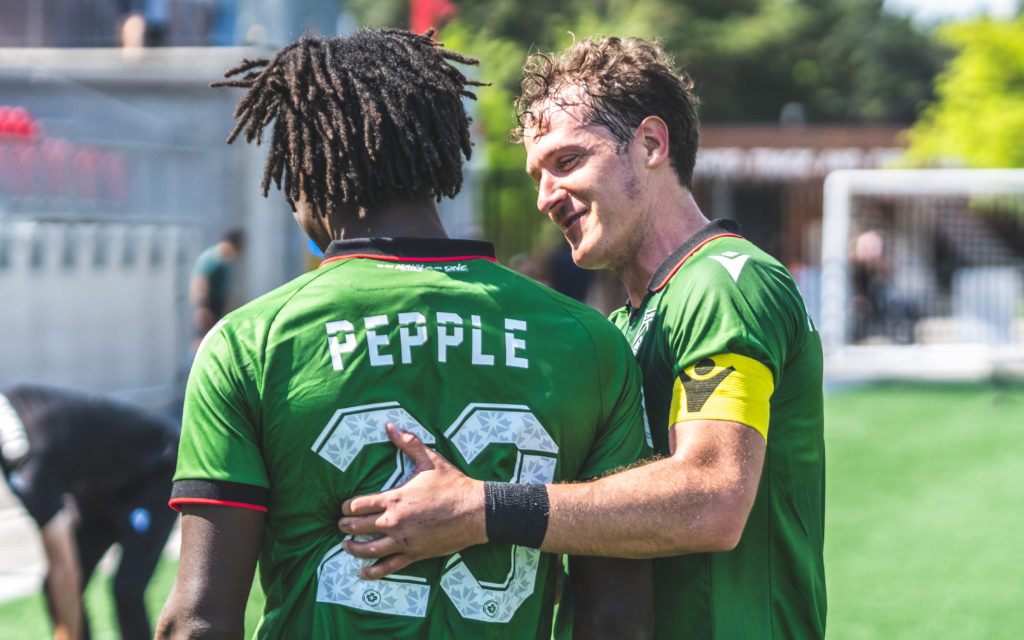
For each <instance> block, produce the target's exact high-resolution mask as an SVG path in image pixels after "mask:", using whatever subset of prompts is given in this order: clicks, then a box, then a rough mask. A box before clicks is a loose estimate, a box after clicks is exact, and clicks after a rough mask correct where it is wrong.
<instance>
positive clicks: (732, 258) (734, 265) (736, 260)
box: [711, 251, 750, 282]
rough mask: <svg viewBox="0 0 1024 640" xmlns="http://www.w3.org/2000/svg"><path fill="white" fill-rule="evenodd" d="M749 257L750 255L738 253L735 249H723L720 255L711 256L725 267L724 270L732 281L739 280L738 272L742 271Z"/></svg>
mask: <svg viewBox="0 0 1024 640" xmlns="http://www.w3.org/2000/svg"><path fill="white" fill-rule="evenodd" d="M749 258H750V256H748V255H746V254H744V255H740V254H738V253H736V252H735V251H725V252H724V253H722V255H720V256H711V259H712V260H714V261H715V262H717V263H718V264H720V265H722V266H723V267H725V270H726V271H728V272H729V275H730V276H732V281H733V282H739V280H740V272H741V271H743V265H745V264H747V260H748V259H749Z"/></svg>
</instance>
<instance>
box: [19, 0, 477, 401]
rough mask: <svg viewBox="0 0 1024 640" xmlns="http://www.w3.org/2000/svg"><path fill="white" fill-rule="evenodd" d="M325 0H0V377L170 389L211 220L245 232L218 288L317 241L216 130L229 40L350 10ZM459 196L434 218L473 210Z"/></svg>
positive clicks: (463, 217)
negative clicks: (231, 275)
mask: <svg viewBox="0 0 1024 640" xmlns="http://www.w3.org/2000/svg"><path fill="white" fill-rule="evenodd" d="M342 8H343V5H342V4H341V3H323V2H312V1H309V2H295V1H289V2H283V1H276V0H260V1H255V0H253V1H246V0H243V1H239V2H231V1H227V0H158V1H154V0H146V1H142V0H139V1H132V2H129V1H117V0H92V1H85V0H40V1H35V0H32V1H24V2H13V1H11V2H4V3H0V96H2V98H0V308H2V309H3V312H2V313H0V385H3V384H11V383H16V382H26V381H33V382H40V383H45V384H54V385H63V386H70V387H76V388H83V389H89V390H95V391H102V392H107V393H112V394H114V395H117V396H121V397H124V398H126V399H129V400H133V401H136V402H139V403H141V404H145V405H148V406H152V407H160V408H162V407H166V406H169V405H173V403H175V402H176V401H177V399H178V398H179V396H180V394H181V392H182V387H183V384H184V380H185V378H186V375H187V369H188V366H189V362H190V352H189V349H188V345H189V342H190V340H191V338H192V335H191V333H192V327H191V322H190V309H189V300H188V283H189V279H190V276H191V271H192V267H193V264H194V262H195V259H196V257H197V256H198V254H199V253H200V252H201V251H202V250H203V249H204V248H205V247H207V246H209V245H211V244H213V243H214V242H216V241H217V240H218V239H219V237H220V235H221V234H222V233H223V232H224V231H225V230H226V229H228V228H233V227H242V228H244V230H245V233H246V240H247V242H246V250H245V251H244V252H243V254H242V256H241V259H240V263H241V264H240V265H239V268H238V269H236V271H237V272H238V274H237V275H238V276H239V277H237V278H235V282H234V286H235V288H236V291H235V294H234V297H235V299H236V300H239V301H244V300H248V299H251V298H254V297H256V296H258V295H260V294H262V293H264V292H266V291H268V290H270V289H272V288H273V287H275V286H277V285H279V284H281V283H283V282H285V281H287V280H289V279H290V278H292V277H294V276H296V275H298V274H299V273H301V272H302V271H303V270H305V269H308V268H309V267H310V266H311V265H314V264H316V258H315V256H313V255H312V254H311V253H310V249H309V246H308V244H307V241H306V238H305V236H304V235H303V234H302V232H301V230H300V229H299V228H298V226H297V225H295V224H294V222H293V220H292V217H291V215H290V213H291V212H290V211H289V209H288V207H287V205H286V204H285V202H284V200H283V198H280V197H278V196H277V194H275V193H271V195H270V197H269V198H266V199H265V198H263V197H262V196H261V193H260V181H261V179H262V175H263V164H264V160H265V153H264V150H263V149H262V148H258V147H255V146H251V145H245V144H238V145H234V146H233V147H229V146H228V145H226V144H225V138H226V137H227V134H228V133H229V132H230V131H231V129H232V127H233V126H234V122H233V120H232V118H231V113H232V112H233V110H234V107H235V104H236V102H237V100H238V98H239V96H240V92H239V91H238V90H228V89H217V90H212V89H210V88H209V87H208V85H209V83H210V82H212V81H215V80H218V79H220V78H221V77H222V74H223V72H224V71H225V70H227V69H228V68H230V67H232V66H235V65H236V64H237V63H238V62H239V61H240V60H241V59H242V58H244V57H250V58H251V57H258V56H265V55H267V54H269V53H272V52H273V51H274V50H276V48H277V47H278V46H279V45H280V44H284V43H287V42H288V41H291V40H292V39H294V38H297V37H298V36H299V35H301V34H302V33H304V32H306V31H314V32H318V33H322V34H328V35H333V34H336V33H339V32H343V31H345V30H348V29H351V28H352V27H353V24H352V23H351V19H350V18H349V17H348V15H347V14H346V13H344V12H343V11H342ZM468 182H469V184H467V188H466V190H465V193H466V194H467V195H466V196H465V197H462V198H460V199H458V200H455V201H447V202H446V203H444V204H443V205H442V216H443V218H444V219H445V222H446V224H447V225H448V227H449V229H450V230H451V231H452V232H453V233H454V234H458V235H462V236H467V235H472V234H473V233H474V232H475V229H476V227H477V225H476V222H475V219H474V218H473V207H472V204H471V195H469V194H471V193H472V186H471V185H472V180H469V181H468Z"/></svg>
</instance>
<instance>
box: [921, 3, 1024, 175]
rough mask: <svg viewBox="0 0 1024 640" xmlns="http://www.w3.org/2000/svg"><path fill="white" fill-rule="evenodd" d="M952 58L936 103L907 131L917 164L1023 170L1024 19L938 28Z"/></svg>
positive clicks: (940, 81) (937, 90)
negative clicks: (952, 50) (1015, 168)
mask: <svg viewBox="0 0 1024 640" xmlns="http://www.w3.org/2000/svg"><path fill="white" fill-rule="evenodd" d="M938 35H939V37H940V38H941V39H942V40H943V41H944V42H946V43H948V44H949V45H950V46H952V47H953V48H954V49H955V50H956V52H957V53H956V55H955V57H953V59H952V60H950V62H949V64H948V65H947V66H946V68H945V69H944V70H943V71H942V72H941V73H940V74H939V76H938V78H937V79H936V85H935V93H936V96H937V98H936V101H935V102H934V103H933V104H932V105H931V106H930V107H928V108H927V109H926V110H925V111H924V114H923V115H922V117H921V119H920V120H919V121H918V122H917V123H916V124H915V125H914V127H913V128H912V129H911V131H910V150H909V152H908V154H907V159H908V160H909V161H910V162H911V163H913V164H918V165H928V164H937V163H943V164H950V163H953V164H961V165H965V166H969V167H979V168H985V167H987V168H996V167H1024V142H1022V141H1024V17H1019V18H1017V19H1015V20H1010V21H995V20H991V19H988V18H981V19H976V20H971V21H968V22H962V23H953V24H949V25H946V26H944V27H942V28H941V29H940V30H939V33H938Z"/></svg>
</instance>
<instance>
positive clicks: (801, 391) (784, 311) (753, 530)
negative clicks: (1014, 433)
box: [612, 221, 826, 640]
mask: <svg viewBox="0 0 1024 640" xmlns="http://www.w3.org/2000/svg"><path fill="white" fill-rule="evenodd" d="M612 320H613V321H614V322H615V324H616V325H617V326H618V327H619V328H620V329H621V330H622V331H623V333H624V334H625V336H626V339H627V341H628V342H629V343H630V345H631V346H632V349H633V352H634V353H635V354H636V357H637V360H638V361H639V363H640V367H641V369H642V371H643V376H644V395H645V399H646V404H647V413H648V417H649V421H650V426H651V431H652V436H653V439H654V445H655V450H656V451H657V452H658V453H661V454H668V453H669V450H668V432H669V429H670V428H671V427H672V425H674V424H675V423H677V422H682V421H690V420H701V419H712V420H729V421H735V422H740V423H743V424H745V425H748V426H749V427H751V428H753V429H756V430H757V431H758V432H759V433H760V434H761V435H762V436H763V437H764V438H765V441H766V445H767V448H766V453H765V460H764V467H763V470H762V473H761V478H760V483H759V485H758V490H757V497H756V499H755V501H754V506H753V509H752V511H751V513H750V516H749V517H748V519H747V523H746V527H745V529H744V531H743V535H742V538H741V540H740V542H739V545H738V546H737V547H736V548H735V549H734V550H732V551H729V552H724V553H698V554H691V555H685V556H678V557H673V558H662V559H656V560H655V561H654V575H655V598H656V601H655V610H656V625H655V630H656V635H657V637H659V638H673V639H679V638H715V639H723V638H729V639H732V638H735V639H737V640H741V639H742V640H747V639H750V638H821V637H823V636H824V629H825V609H826V603H825V577H824V568H823V561H822V545H823V529H824V470H825V466H824V441H823V425H824V418H823V409H822V351H821V340H820V337H819V335H818V332H817V330H816V329H815V327H814V324H813V322H812V321H811V318H810V317H809V316H808V314H807V312H806V309H805V306H804V303H803V300H802V298H801V296H800V293H799V292H798V290H797V288H796V285H795V283H794V281H793V279H792V277H791V276H790V274H789V272H788V271H787V270H786V269H785V268H784V267H783V266H782V265H781V264H780V263H779V262H778V261H776V260H775V259H774V258H772V257H770V256H769V255H767V254H766V253H764V252H763V251H761V250H760V249H758V248H757V247H756V246H754V245H753V244H752V243H750V242H749V241H747V240H746V239H744V238H742V237H741V236H740V235H739V228H738V225H736V224H735V223H733V222H732V221H716V222H712V223H711V224H709V225H708V226H707V227H705V228H704V229H703V230H702V231H700V232H699V233H697V234H696V235H695V236H694V237H693V238H691V239H690V240H689V241H687V242H686V243H685V244H684V245H683V246H681V247H680V248H679V249H677V250H676V251H675V252H674V253H673V254H672V255H671V256H670V257H669V258H668V259H667V260H665V262H664V263H663V264H662V265H661V266H660V267H659V269H658V270H657V271H656V272H655V274H654V277H653V278H652V280H651V284H650V286H649V291H648V294H647V296H646V297H645V299H644V301H643V303H642V304H641V305H640V307H639V308H636V309H632V308H629V307H628V306H627V307H626V308H623V309H620V310H618V311H616V312H615V313H613V314H612Z"/></svg>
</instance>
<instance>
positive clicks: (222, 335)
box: [170, 316, 270, 511]
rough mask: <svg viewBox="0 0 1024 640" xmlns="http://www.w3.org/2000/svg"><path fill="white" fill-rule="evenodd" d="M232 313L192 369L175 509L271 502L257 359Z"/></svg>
mask: <svg viewBox="0 0 1024 640" xmlns="http://www.w3.org/2000/svg"><path fill="white" fill-rule="evenodd" d="M228 318H229V319H228V320H226V321H224V322H222V323H221V324H219V325H217V326H216V327H215V328H214V329H213V330H212V332H211V334H210V335H209V336H207V337H206V339H204V341H203V344H202V346H201V347H200V349H199V352H198V353H197V354H196V359H195V363H194V364H193V366H192V371H191V373H190V374H189V379H188V385H187V387H186V391H185V408H184V414H183V418H182V428H181V440H180V444H179V447H178V463H177V469H176V471H175V474H174V486H173V488H172V492H171V500H170V504H171V506H172V507H174V508H176V509H178V508H180V505H182V504H185V503H205V504H218V505H226V506H238V507H245V508H250V509H258V510H262V511H265V510H266V508H267V495H268V490H269V487H270V483H269V480H268V476H267V471H266V467H265V466H264V463H263V456H262V450H261V447H260V430H259V424H258V415H259V413H258V402H257V401H256V398H258V397H259V394H258V391H257V386H256V380H258V379H259V378H258V376H257V372H256V371H255V368H256V363H257V362H258V359H256V358H253V357H249V353H250V351H251V350H250V349H247V348H246V346H245V344H244V343H243V341H242V340H240V339H239V338H238V333H241V332H237V333H236V331H235V330H234V327H233V326H232V321H231V320H230V319H231V318H233V317H232V316H229V317H228Z"/></svg>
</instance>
